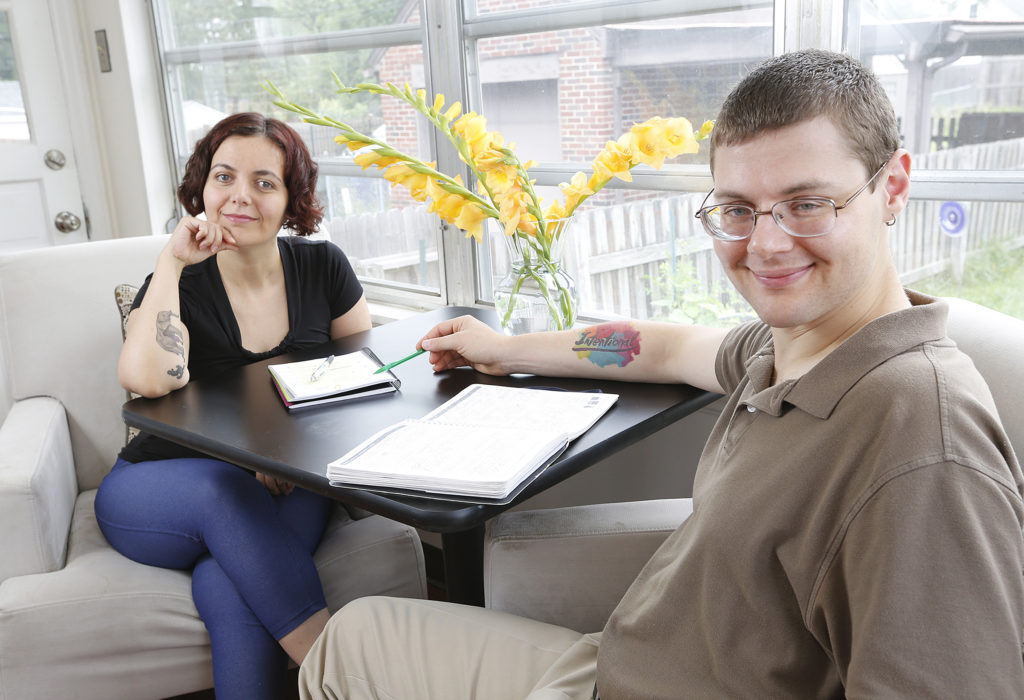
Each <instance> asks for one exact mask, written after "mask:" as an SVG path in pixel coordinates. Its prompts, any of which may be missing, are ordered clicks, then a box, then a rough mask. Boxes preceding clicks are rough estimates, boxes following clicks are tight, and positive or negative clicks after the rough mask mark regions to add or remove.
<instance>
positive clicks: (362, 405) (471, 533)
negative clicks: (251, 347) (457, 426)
mask: <svg viewBox="0 0 1024 700" xmlns="http://www.w3.org/2000/svg"><path fill="white" fill-rule="evenodd" d="M462 314H471V315H473V316H476V317H477V318H479V319H481V320H483V321H485V322H487V323H489V324H491V325H492V326H497V319H496V318H495V314H494V312H493V311H488V310H481V309H472V308H461V307H447V308H443V309H437V310H435V311H430V312H426V313H423V314H418V315H416V316H413V317H410V318H407V319H403V320H400V321H395V322H392V323H388V324H385V325H382V326H378V327H376V328H373V329H372V330H369V331H366V332H363V333H358V334H356V335H352V336H349V337H347V338H344V339H341V340H337V341H332V342H330V343H328V344H325V345H323V346H321V347H319V348H314V349H309V350H304V351H302V352H296V353H292V354H290V355H284V356H280V357H276V358H273V359H271V360H265V361H262V362H257V363H254V364H251V365H248V366H246V367H242V368H240V369H238V370H236V371H233V372H230V373H227V374H225V375H224V376H222V377H219V378H217V379H216V380H207V381H194V382H190V383H189V384H188V385H187V386H185V387H183V388H182V389H180V390H178V391H175V392H173V393H171V394H169V395H167V396H164V397H161V398H159V399H145V398H139V399H134V400H132V401H129V402H127V403H126V404H125V405H124V408H123V411H122V414H123V416H124V421H125V422H126V423H127V424H128V425H131V426H134V427H136V428H140V429H142V430H145V431H147V432H150V433H153V434H154V435H158V436H160V437H163V438H166V439H168V440H171V441H173V442H177V443H180V444H182V445H186V446H188V447H191V448H193V449H196V450H199V451H201V452H204V453H206V454H209V455H211V456H213V457H217V458H219V459H223V460H225V461H228V462H231V463H233V464H238V465H240V466H243V467H247V468H249V469H253V470H255V471H260V472H265V473H267V474H271V475H273V476H276V477H278V478H282V479H286V480H288V481H291V482H293V483H296V484H299V485H301V486H303V487H304V488H307V489H309V490H311V491H316V492H318V493H323V494H326V495H328V496H330V497H331V498H334V499H336V500H338V501H342V502H344V503H348V504H352V505H355V506H358V507H360V508H364V509H366V510H368V511H371V512H374V513H379V514H380V515H384V516H386V517H388V518H392V519H394V520H398V521H400V522H403V523H407V524H409V525H413V526H415V527H417V528H421V529H423V530H426V531H430V532H438V533H441V534H442V540H443V547H444V563H445V577H446V583H447V587H448V598H449V600H452V601H456V602H465V603H473V604H478V605H479V604H482V603H483V533H484V523H485V522H486V521H487V520H488V519H490V518H492V517H494V516H495V515H497V514H498V513H500V512H502V511H504V510H506V509H508V508H510V507H512V506H513V505H515V504H516V503H519V502H521V501H523V500H525V499H527V498H530V497H531V496H533V495H536V494H538V493H540V492H542V491H544V490H545V489H547V488H550V487H551V486H554V485H555V484H557V483H559V482H561V481H564V480H565V479H567V478H569V477H570V476H572V475H574V474H576V473H578V472H580V471H582V470H584V469H586V468H587V467H590V466H592V465H594V464H596V463H597V462H599V461H600V460H602V459H604V458H605V457H607V456H609V455H611V454H613V453H615V452H617V451H619V450H621V449H623V448H625V447H627V446H629V445H631V444H633V443H636V442H638V441H639V440H642V439H643V438H645V437H647V436H649V435H651V434H653V433H654V432H656V431H658V430H660V429H661V428H664V427H665V426H667V425H669V424H671V423H674V422H675V421H677V420H679V419H680V418H683V417H685V416H687V415H689V414H690V413H692V412H694V411H696V410H698V409H699V408H701V407H703V406H705V405H707V404H709V403H711V402H712V401H714V400H715V399H716V398H717V394H711V393H708V392H705V391H702V390H699V389H695V388H693V387H690V386H686V385H669V384H637V383H631V382H609V381H596V380H590V379H565V378H553V377H536V376H532V375H514V376H510V377H491V376H487V375H484V374H480V373H478V372H476V371H474V370H470V369H465V368H463V369H458V370H452V371H449V372H443V373H440V374H434V373H433V371H432V370H431V368H430V365H429V364H427V356H426V355H422V356H420V357H416V358H414V359H412V360H410V361H408V362H406V363H405V364H402V365H399V366H398V367H396V368H395V369H394V374H395V375H396V376H398V377H399V378H400V379H401V381H402V387H401V389H400V390H399V391H398V392H396V393H395V394H386V395H382V396H373V397H368V398H365V399H359V400H355V401H347V402H342V403H337V404H328V405H324V406H317V407H310V408H307V409H303V410H301V411H296V412H292V413H289V412H288V411H287V410H286V409H285V407H284V405H283V404H282V402H281V400H280V398H279V397H278V395H277V393H276V392H275V390H274V388H273V386H272V384H271V380H270V373H269V372H268V371H267V367H266V366H267V365H268V364H272V363H278V362H286V361H295V360H306V359H312V358H316V357H323V356H325V355H327V354H329V353H335V354H341V353H345V352H350V351H352V350H356V349H358V348H360V347H363V346H366V347H369V348H370V349H372V350H373V351H374V352H375V353H376V354H377V355H378V357H380V358H381V360H383V361H384V362H390V361H392V360H395V359H398V358H400V357H404V356H406V355H408V354H409V353H410V352H411V351H412V350H414V349H415V344H416V341H417V340H419V339H420V338H421V337H422V336H423V335H424V334H425V333H426V332H427V331H428V330H429V329H430V328H432V327H433V326H434V325H435V324H437V323H438V322H440V321H442V320H444V319H448V318H454V317H456V316H459V315H462ZM473 383H482V384H503V385H508V386H555V387H560V388H563V389H568V390H576V391H582V390H593V389H601V390H602V391H605V392H609V393H615V394H618V395H619V400H618V402H617V403H616V404H615V405H614V406H613V407H612V408H611V410H610V411H609V412H608V413H607V414H606V415H605V416H604V417H602V418H601V419H600V420H599V421H598V422H597V423H596V424H595V425H594V427H592V428H591V429H590V430H589V431H587V432H586V433H584V434H583V435H582V436H581V437H579V438H578V439H577V440H576V441H574V442H573V443H572V444H570V446H569V448H568V449H567V450H566V451H565V452H564V453H563V454H562V455H561V457H559V459H558V460H557V461H556V462H555V463H553V464H552V465H551V466H550V467H548V469H547V470H545V471H544V472H543V473H542V474H541V475H540V476H539V477H538V478H537V479H536V480H535V481H534V482H533V483H531V484H530V485H529V486H528V487H527V488H526V489H525V490H524V491H523V492H522V493H521V494H520V495H519V496H518V497H517V498H516V499H515V500H514V501H512V502H511V503H507V504H502V505H493V504H467V503H463V502H454V501H447V500H443V499H437V498H416V497H407V496H396V495H389V494H383V493H376V492H373V491H366V490H362V489H355V488H340V487H334V486H331V485H330V484H329V483H328V481H327V477H326V475H325V472H326V469H327V464H328V463H329V462H331V461H333V460H334V459H336V458H338V457H340V456H341V455H343V454H345V453H346V452H348V451H349V450H350V449H351V448H353V447H355V446H356V445H358V444H359V443H360V442H362V441H363V440H365V439H366V438H367V437H369V436H370V435H371V434H373V433H375V432H377V431H378V430H380V429H381V428H384V427H386V426H388V425H391V424H392V423H396V422H398V421H400V420H403V419H406V418H420V417H422V416H424V415H426V414H427V413H429V412H430V411H432V410H433V409H434V408H436V407H437V406H439V405H440V404H442V403H444V402H445V401H447V400H448V399H449V398H451V397H452V396H454V395H455V394H457V393H458V392H459V391H460V390H462V389H463V388H465V387H466V386H468V385H469V384H473Z"/></svg>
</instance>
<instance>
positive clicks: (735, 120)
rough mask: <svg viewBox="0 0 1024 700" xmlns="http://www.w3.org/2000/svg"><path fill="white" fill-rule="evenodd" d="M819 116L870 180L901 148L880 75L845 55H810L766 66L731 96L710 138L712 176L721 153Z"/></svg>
mask: <svg viewBox="0 0 1024 700" xmlns="http://www.w3.org/2000/svg"><path fill="white" fill-rule="evenodd" d="M820 116H824V117H827V118H828V119H830V120H831V121H832V123H833V124H835V125H836V128H837V129H839V132H840V133H841V134H843V136H845V137H846V140H847V143H848V144H849V147H850V152H851V153H852V154H853V155H854V157H856V158H857V159H858V160H859V161H861V162H862V163H863V164H864V168H865V170H866V171H867V173H868V174H870V173H873V172H875V171H876V170H878V168H880V167H881V166H882V165H883V164H884V163H885V162H886V161H888V160H889V158H890V157H891V156H892V154H893V152H894V151H895V150H896V149H897V148H899V144H900V136H899V127H898V125H897V122H896V114H895V112H894V111H893V107H892V102H891V101H890V100H889V96H888V95H887V94H886V93H885V90H884V88H882V84H881V83H880V82H879V80H878V78H877V77H876V76H875V74H874V73H872V72H871V70H869V69H868V68H867V67H865V66H864V64H862V63H861V62H860V61H857V60H855V59H853V58H850V57H849V56H846V55H844V54H840V53H834V52H831V51H823V50H820V49H806V50H802V51H793V52H790V53H785V54H782V55H781V56H775V57H773V58H770V59H768V60H766V61H764V62H763V63H761V64H760V65H758V66H757V67H756V68H754V70H753V71H751V72H750V73H749V74H748V75H747V76H746V77H745V78H743V80H741V81H740V83H739V84H738V85H737V86H736V87H735V88H734V89H733V90H732V92H731V93H729V96H728V97H727V98H726V99H725V103H724V104H723V105H722V109H721V111H720V112H719V113H718V119H717V120H716V121H715V128H714V130H713V131H712V132H711V150H710V153H711V170H712V172H714V167H715V148H716V147H718V146H733V145H736V144H740V143H743V142H745V141H747V140H749V139H751V138H753V137H755V136H757V135H758V134H760V133H762V132H764V131H770V130H773V129H779V128H782V127H785V126H790V125H792V124H798V123H800V122H803V121H807V120H809V119H814V118H816V117H820ZM872 187H874V185H872Z"/></svg>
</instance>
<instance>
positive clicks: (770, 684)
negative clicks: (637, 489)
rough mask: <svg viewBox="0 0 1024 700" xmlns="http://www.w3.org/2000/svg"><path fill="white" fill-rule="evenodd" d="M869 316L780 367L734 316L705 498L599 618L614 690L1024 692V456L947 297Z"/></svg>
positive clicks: (761, 333)
mask: <svg viewBox="0 0 1024 700" xmlns="http://www.w3.org/2000/svg"><path fill="white" fill-rule="evenodd" d="M910 295H911V300H912V301H913V302H914V303H915V306H914V307H912V308H910V309H906V310H902V311H898V312H896V313H892V314H889V315H887V316H884V317H882V318H879V319H876V320H875V321H873V322H871V323H870V324H868V325H867V326H865V327H864V328H863V329H861V330H860V331H859V332H857V333H856V334H855V335H854V336H853V337H851V338H850V339H849V340H847V341H846V342H845V343H844V344H843V345H842V346H840V347H839V348H838V349H836V350H835V351H834V352H833V353H832V354H831V355H829V356H828V357H827V358H825V359H824V360H823V361H822V362H821V363H819V364H818V365H817V366H816V367H814V368H813V369H812V370H811V371H810V372H808V373H807V374H806V375H804V376H803V377H801V378H799V379H796V380H793V381H787V382H784V383H781V384H779V385H778V386H771V385H770V380H771V376H772V365H773V361H774V354H773V346H772V342H771V335H770V332H769V329H768V328H767V327H765V326H764V325H762V324H759V323H754V324H747V325H745V326H742V327H740V328H737V329H735V330H734V331H732V332H731V333H730V335H729V336H728V338H727V340H726V342H725V343H724V345H723V347H722V349H721V351H720V354H719V357H718V363H717V371H718V377H719V380H720V381H721V383H722V386H723V387H724V388H725V389H726V390H727V393H728V395H729V398H728V402H727V404H726V406H725V409H724V411H723V412H722V416H721V418H720V419H719V421H718V423H717V425H716V426H715V429H714V431H713V432H712V434H711V437H710V439H709V441H708V445H707V447H706V448H705V451H704V454H703V456H702V457H701V462H700V465H699V467H698V470H697V476H696V481H695V484H694V512H693V515H692V516H691V517H690V518H689V519H688V520H687V521H686V522H685V523H684V524H683V525H682V526H681V527H680V528H679V529H678V530H677V531H676V532H675V533H673V534H672V535H671V536H670V537H669V539H668V540H667V541H666V542H665V544H664V545H663V546H662V547H661V548H660V549H659V550H658V552H657V553H656V554H655V555H654V557H653V558H652V559H651V561H650V562H649V563H648V564H647V566H646V567H645V568H644V570H643V571H642V573H641V574H640V576H639V577H638V578H637V580H636V581H635V582H634V584H633V585H632V587H631V588H630V589H629V591H628V592H627V593H626V595H625V597H624V598H623V600H622V602H621V603H620V604H619V606H618V607H617V609H616V610H615V612H614V613H613V615H612V617H611V619H610V620H609V622H608V625H607V627H606V628H605V631H604V633H603V635H602V639H601V647H600V652H599V657H598V664H597V667H598V688H599V690H600V695H601V698H602V700H615V699H617V698H629V699H630V700H638V699H640V698H836V697H843V696H844V695H845V696H847V697H856V698H889V697H893V698H895V697H900V698H930V697H936V698H939V697H942V698H1016V699H1020V698H1024V660H1022V644H1024V632H1022V630H1024V576H1022V572H1024V536H1022V524H1024V504H1022V500H1021V494H1022V483H1024V479H1022V476H1021V469H1020V465H1019V464H1018V462H1017V459H1016V458H1015V456H1014V455H1013V453H1012V450H1011V448H1010V447H1009V441H1008V440H1007V438H1006V435H1005V433H1004V432H1003V430H1002V428H1001V426H1000V424H999V421H998V419H997V417H996V412H995V408H994V405H993V403H992V398H991V395H990V394H989V391H988V388H987V386H986V385H985V383H984V381H983V380H982V378H981V376H980V375H979V374H978V373H977V371H976V370H975V369H974V366H973V364H972V363H971V361H970V359H968V358H967V357H966V356H965V355H964V354H962V353H961V352H959V350H957V349H956V346H955V345H954V343H953V342H952V341H950V340H949V339H948V338H946V330H945V328H946V311H947V309H946V305H945V304H944V303H941V302H934V303H930V302H933V300H931V299H929V298H927V297H922V296H920V295H915V294H913V293H910Z"/></svg>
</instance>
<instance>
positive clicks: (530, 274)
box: [494, 219, 579, 335]
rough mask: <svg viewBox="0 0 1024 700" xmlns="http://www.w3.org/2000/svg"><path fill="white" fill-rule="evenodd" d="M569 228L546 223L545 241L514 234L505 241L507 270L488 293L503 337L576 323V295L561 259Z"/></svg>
mask: <svg viewBox="0 0 1024 700" xmlns="http://www.w3.org/2000/svg"><path fill="white" fill-rule="evenodd" d="M569 223H570V220H568V219H559V220H554V221H549V222H547V231H548V235H547V237H546V238H545V237H544V236H543V234H538V235H537V236H530V235H527V234H525V233H521V232H519V231H517V232H516V233H515V234H513V235H511V236H505V242H506V244H507V247H508V251H509V258H510V263H509V270H508V274H506V275H505V277H504V278H502V280H501V281H500V282H498V284H497V286H496V287H495V289H494V308H495V310H496V311H497V313H498V319H499V321H500V323H501V328H502V330H503V331H504V332H505V333H506V334H507V335H521V334H523V333H536V332H538V331H553V330H563V329H565V328H571V327H572V325H573V323H575V322H576V313H577V309H578V307H579V295H578V293H577V291H576V283H575V282H574V281H573V279H572V277H571V276H570V275H569V274H568V273H567V272H566V270H565V266H564V262H563V260H562V249H563V243H564V234H565V232H566V229H567V228H568V227H569Z"/></svg>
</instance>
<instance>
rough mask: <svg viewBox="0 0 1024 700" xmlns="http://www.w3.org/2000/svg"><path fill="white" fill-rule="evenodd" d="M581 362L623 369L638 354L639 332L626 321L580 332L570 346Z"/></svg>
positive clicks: (604, 324) (603, 324) (612, 322)
mask: <svg viewBox="0 0 1024 700" xmlns="http://www.w3.org/2000/svg"><path fill="white" fill-rule="evenodd" d="M572 349H573V352H575V353H576V356H577V357H578V358H580V359H581V360H583V359H587V360H590V361H591V362H593V363H594V364H595V365H598V366H600V367H608V366H609V365H617V366H618V367H625V366H626V365H628V364H629V363H630V362H632V361H633V358H634V357H635V356H636V355H638V354H639V353H640V331H638V330H637V329H636V328H634V327H633V324H632V323H629V322H628V321H611V322H609V323H602V324H600V325H597V326H590V327H589V328H584V329H583V330H582V331H580V335H579V337H578V338H577V339H576V342H575V343H573V346H572Z"/></svg>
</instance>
